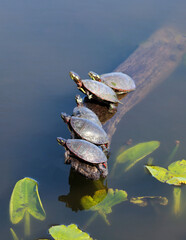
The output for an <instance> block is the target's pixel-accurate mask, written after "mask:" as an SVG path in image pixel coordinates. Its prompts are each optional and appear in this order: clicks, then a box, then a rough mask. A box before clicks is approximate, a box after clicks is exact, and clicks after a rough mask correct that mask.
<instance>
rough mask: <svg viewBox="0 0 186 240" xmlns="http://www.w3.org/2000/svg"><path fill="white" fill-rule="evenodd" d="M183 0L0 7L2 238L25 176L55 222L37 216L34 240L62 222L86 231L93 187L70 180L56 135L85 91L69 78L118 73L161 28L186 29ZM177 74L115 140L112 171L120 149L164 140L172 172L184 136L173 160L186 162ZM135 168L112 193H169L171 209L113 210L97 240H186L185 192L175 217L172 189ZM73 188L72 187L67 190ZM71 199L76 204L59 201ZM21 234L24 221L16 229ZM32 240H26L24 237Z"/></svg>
mask: <svg viewBox="0 0 186 240" xmlns="http://www.w3.org/2000/svg"><path fill="white" fill-rule="evenodd" d="M185 9H186V2H185V1H174V0H169V1H168V0H165V1H164V2H163V3H162V1H160V0H156V1H154V0H148V1H147V0H133V1H128V0H127V1H121V0H116V1H104V0H101V1H97V0H96V1H83V0H80V1H72V0H70V1H64V0H61V1H58V0H56V1H48V0H46V1H35V0H33V1H27V2H26V1H22V0H21V1H12V0H10V1H5V0H2V1H1V3H0V36H1V39H0V53H1V54H0V116H1V117H0V126H1V129H0V145H1V158H0V164H1V167H0V203H1V204H0V209H1V214H0V230H1V231H0V232H1V239H4V240H5V239H7V240H8V239H11V236H10V232H9V228H10V227H12V224H11V223H10V220H9V199H10V196H11V192H12V189H13V187H14V185H15V183H16V182H17V181H18V180H20V179H21V178H23V177H25V176H29V177H32V178H34V179H36V180H37V181H38V182H39V192H40V196H41V200H42V202H43V205H44V208H45V210H46V214H47V218H46V220H45V221H43V222H40V221H38V220H35V219H31V236H30V238H28V239H37V238H48V239H51V238H50V236H49V235H48V234H47V230H48V228H49V227H50V226H51V225H54V224H65V225H68V224H70V223H76V224H78V226H79V227H80V228H81V229H85V228H84V226H85V225H86V223H87V221H88V220H89V218H90V217H91V216H92V213H91V212H86V211H81V210H79V205H78V201H79V199H80V197H81V196H82V195H83V194H85V195H86V194H89V193H91V192H93V191H94V187H93V184H92V183H91V182H89V181H85V179H82V178H79V177H77V176H76V175H74V174H72V173H71V174H70V168H69V166H65V165H64V164H63V161H64V150H63V148H61V147H60V146H59V145H58V144H57V142H56V137H57V136H63V137H64V138H68V137H69V136H70V134H69V131H68V129H67V126H66V125H65V124H64V123H63V122H62V120H61V119H60V112H61V111H63V112H67V113H69V114H71V112H72V109H73V107H74V106H75V101H74V96H75V94H77V93H79V92H78V90H77V89H76V86H75V84H74V83H73V81H72V80H70V77H69V76H68V73H69V71H70V70H74V71H76V72H78V73H79V74H80V75H81V76H82V77H83V78H85V77H87V72H88V71H90V70H94V71H96V72H98V73H104V72H110V71H112V70H113V69H114V68H116V67H117V66H118V65H119V64H120V63H121V62H123V61H124V60H125V59H126V58H127V57H128V56H129V55H130V54H131V53H132V52H133V51H134V50H135V49H136V48H137V47H138V45H139V44H140V43H142V42H144V41H145V40H146V39H147V38H148V37H149V36H150V35H151V34H152V33H153V32H154V31H155V30H156V29H158V28H160V27H161V26H162V25H164V24H167V23H169V24H170V23H171V24H174V25H176V26H177V27H178V28H180V29H182V31H185V29H184V24H185V22H186V19H185V16H186V15H185V12H184V11H185ZM184 64H185V63H184V62H183V61H182V62H181V63H180V65H179V66H178V68H177V69H176V70H175V72H174V73H173V74H172V75H171V76H170V77H169V78H168V79H167V80H166V81H164V83H162V84H161V85H160V86H159V87H158V88H156V89H154V91H153V92H151V94H150V95H148V96H147V97H146V98H145V100H143V101H142V102H141V103H140V104H138V105H137V106H135V107H134V108H133V109H132V110H131V111H130V112H128V113H127V114H126V115H125V117H124V118H123V119H122V120H121V121H120V123H119V125H118V128H117V131H116V133H115V135H114V136H113V139H112V144H111V157H110V160H109V167H110V168H111V166H112V164H113V162H114V160H115V156H116V155H117V152H118V150H119V148H120V147H121V146H122V145H123V144H125V142H126V141H127V140H128V139H130V138H132V139H133V143H134V144H135V143H139V142H143V141H149V140H159V141H160V142H161V146H160V148H159V149H158V150H157V151H156V152H154V153H153V155H152V156H153V158H154V163H155V164H157V165H161V166H164V167H167V163H166V161H167V158H168V156H169V154H170V152H171V151H172V149H173V148H174V146H175V140H177V139H178V140H180V147H179V150H178V152H177V154H176V156H175V159H174V160H180V159H184V158H186V148H185V145H186V127H185V122H186V111H185V102H186V94H185V92H186V81H185V76H186V68H185V65H184ZM145 162H146V161H145V160H144V161H143V162H141V163H139V164H137V165H136V166H135V167H134V168H133V169H131V170H130V171H129V172H128V173H126V174H125V175H123V176H122V177H120V178H113V179H109V178H108V179H107V180H106V181H105V182H104V183H103V184H104V185H106V184H107V186H108V187H109V188H114V189H116V188H118V189H123V190H126V191H127V192H128V194H129V197H131V196H144V195H162V196H166V197H167V198H168V199H169V204H168V205H167V206H164V207H162V206H158V205H156V206H148V207H146V208H140V207H138V206H135V205H131V204H129V203H127V202H125V203H122V204H120V205H117V206H115V207H113V212H112V213H111V214H109V215H108V219H109V221H110V222H111V225H110V226H108V225H106V223H105V222H104V221H103V219H102V218H101V217H99V216H98V217H97V218H96V220H95V221H94V222H92V224H90V225H89V226H88V227H87V229H86V231H87V232H88V233H90V234H91V236H92V237H93V238H94V239H100V240H103V239H117V240H120V239H127V240H140V239H143V240H146V239H152V240H154V239H158V238H159V239H169V240H175V239H177V240H178V239H179V240H182V239H186V228H185V222H186V208H184V207H185V205H184V202H185V200H184V199H186V190H185V189H184V188H182V190H183V191H182V203H183V204H182V215H181V216H180V217H177V218H175V216H174V215H173V214H172V205H173V199H172V190H173V188H172V187H171V186H167V185H166V184H162V183H159V182H158V181H156V180H155V179H153V178H152V177H150V176H149V175H147V174H146V173H145V172H144V170H143V164H144V163H145ZM69 183H70V184H69ZM64 195H67V196H68V197H67V199H68V201H70V203H69V202H68V204H66V203H64V202H63V201H60V200H61V199H62V197H61V196H64ZM13 228H14V230H15V231H16V233H17V235H18V236H19V238H21V237H22V236H23V232H24V228H23V223H19V224H17V225H16V226H13ZM24 239H25V238H24Z"/></svg>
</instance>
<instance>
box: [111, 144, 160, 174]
mask: <svg viewBox="0 0 186 240" xmlns="http://www.w3.org/2000/svg"><path fill="white" fill-rule="evenodd" d="M159 146H160V142H159V141H149V142H143V143H139V144H137V145H135V146H133V147H131V148H128V149H127V150H125V151H123V152H122V153H121V154H119V155H118V156H117V158H116V163H122V164H123V163H127V166H126V168H125V171H128V170H129V169H130V168H131V167H133V166H134V165H135V164H136V163H137V162H139V161H140V160H141V159H143V158H144V157H146V156H147V155H149V154H150V153H152V152H153V151H155V150H156V149H157V148H158V147H159Z"/></svg>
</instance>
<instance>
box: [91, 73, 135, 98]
mask: <svg viewBox="0 0 186 240" xmlns="http://www.w3.org/2000/svg"><path fill="white" fill-rule="evenodd" d="M89 76H90V77H91V78H92V79H94V80H97V81H101V82H103V83H105V84H106V85H108V86H109V87H111V88H112V89H114V90H115V91H117V93H127V92H130V91H133V90H135V89H136V85H135V82H134V80H133V79H132V78H131V77H130V76H128V75H127V74H124V73H122V72H112V73H105V74H102V75H100V76H99V75H98V74H96V73H94V72H89Z"/></svg>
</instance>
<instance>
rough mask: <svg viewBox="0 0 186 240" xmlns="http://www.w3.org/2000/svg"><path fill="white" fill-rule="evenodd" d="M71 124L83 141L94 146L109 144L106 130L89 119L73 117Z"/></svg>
mask: <svg viewBox="0 0 186 240" xmlns="http://www.w3.org/2000/svg"><path fill="white" fill-rule="evenodd" d="M70 124H71V126H72V128H73V130H74V131H75V132H76V133H77V134H78V135H79V136H80V137H81V138H83V139H85V140H87V141H90V142H92V143H94V144H97V145H101V144H106V143H108V137H107V134H106V132H105V131H104V129H103V128H102V127H100V126H98V125H97V124H95V123H93V122H92V121H90V120H88V119H83V118H78V117H71V120H70Z"/></svg>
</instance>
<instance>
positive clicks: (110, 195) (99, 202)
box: [81, 188, 127, 225]
mask: <svg viewBox="0 0 186 240" xmlns="http://www.w3.org/2000/svg"><path fill="white" fill-rule="evenodd" d="M126 200H127V192H125V191H123V190H118V189H115V190H113V189H112V188H109V189H108V192H106V190H98V191H96V193H95V194H94V196H93V197H91V196H84V197H83V198H82V199H81V204H82V206H83V208H84V209H86V210H90V211H95V212H96V213H98V214H100V215H101V216H102V217H103V219H104V220H105V222H106V223H107V224H108V225H110V222H109V221H108V219H107V214H109V213H111V212H112V207H113V206H115V205H117V204H119V203H121V202H124V201H126ZM96 216H97V214H96V215H94V217H93V219H94V218H95V217H96Z"/></svg>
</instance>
